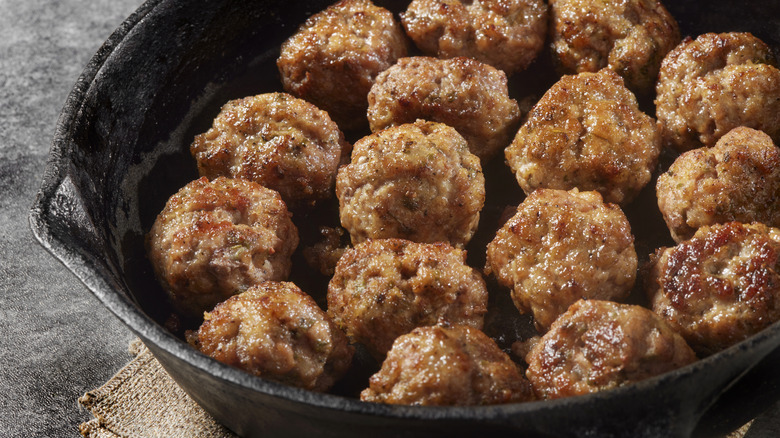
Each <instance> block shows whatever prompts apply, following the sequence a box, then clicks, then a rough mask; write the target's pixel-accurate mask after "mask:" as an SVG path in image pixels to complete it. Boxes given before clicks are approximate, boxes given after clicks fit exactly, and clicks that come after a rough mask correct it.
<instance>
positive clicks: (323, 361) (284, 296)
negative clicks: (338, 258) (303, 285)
mask: <svg viewBox="0 0 780 438" xmlns="http://www.w3.org/2000/svg"><path fill="white" fill-rule="evenodd" d="M188 341H189V342H190V343H191V344H193V346H195V347H196V348H197V349H199V350H200V351H202V352H203V353H204V354H206V355H208V356H211V357H213V358H214V359H216V360H218V361H220V362H223V363H226V364H228V365H231V366H234V367H237V368H240V369H242V370H244V371H246V372H248V373H251V374H254V375H256V376H260V377H264V378H267V379H271V380H275V381H278V382H282V383H286V384H289V385H294V386H299V387H301V388H306V389H310V390H314V391H325V390H327V389H328V388H330V387H331V386H332V385H333V384H334V383H335V382H336V381H337V380H338V379H339V378H341V376H342V375H343V374H344V373H345V372H346V371H347V369H348V368H349V366H350V364H351V362H352V354H353V348H352V346H350V345H349V343H348V342H347V337H346V335H344V332H342V331H341V330H340V329H339V328H338V327H336V325H335V324H334V323H333V321H331V319H330V318H329V317H328V315H327V314H326V313H325V312H324V311H323V310H322V309H320V308H319V307H317V303H315V302H314V300H313V299H312V298H311V297H310V296H309V295H307V294H305V293H304V292H302V291H301V290H300V289H299V288H298V286H296V285H295V284H293V283H287V282H276V281H268V282H264V283H260V284H258V285H256V286H253V287H251V288H249V289H247V290H246V291H244V292H242V293H240V294H238V295H234V296H232V297H230V298H228V299H227V300H225V301H223V302H221V303H219V304H218V305H217V306H216V307H215V308H214V310H212V311H211V312H207V313H206V314H205V320H204V322H203V324H202V325H201V326H200V328H199V329H198V330H197V332H190V333H188Z"/></svg>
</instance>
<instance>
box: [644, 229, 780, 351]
mask: <svg viewBox="0 0 780 438" xmlns="http://www.w3.org/2000/svg"><path fill="white" fill-rule="evenodd" d="M644 277H645V288H646V291H647V294H648V297H649V298H650V300H651V304H652V309H653V311H654V312H656V313H657V314H658V315H660V316H661V317H662V318H664V319H665V320H666V321H668V322H669V324H670V325H671V326H672V327H674V328H675V330H677V331H678V332H680V333H681V334H682V336H683V337H684V338H685V339H686V340H687V341H688V343H689V344H690V345H691V347H693V349H694V350H696V352H697V353H699V354H700V355H708V354H712V353H716V352H718V351H720V350H722V349H724V348H726V347H729V346H731V345H733V344H735V343H737V342H739V341H742V340H744V339H746V338H748V337H749V336H751V335H753V334H755V333H758V332H759V331H761V330H763V329H764V328H766V327H767V326H769V325H770V324H772V323H773V322H775V321H777V320H778V319H780V229H777V228H772V227H767V226H766V225H764V224H759V223H755V224H742V223H739V222H728V223H725V224H716V225H712V226H704V227H701V228H699V230H698V231H697V232H696V234H695V235H694V236H693V238H691V239H690V240H687V241H684V242H682V243H680V244H678V245H677V246H675V247H672V248H659V249H658V250H657V251H656V252H655V254H654V255H653V256H652V257H651V259H650V262H649V264H648V267H647V273H646V275H644Z"/></svg>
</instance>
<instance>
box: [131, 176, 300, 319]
mask: <svg viewBox="0 0 780 438" xmlns="http://www.w3.org/2000/svg"><path fill="white" fill-rule="evenodd" d="M146 239H147V241H146V243H147V252H148V255H149V260H150V261H151V264H152V266H153V268H154V271H155V273H156V274H157V278H158V279H159V280H160V283H161V285H162V286H163V289H165V291H166V292H167V294H168V297H169V298H170V301H171V302H172V304H173V306H174V308H175V309H176V310H177V311H178V312H179V313H180V314H181V315H182V316H185V317H187V318H200V317H201V316H202V313H203V312H204V311H207V310H211V308H212V307H214V306H215V305H216V304H217V303H219V302H220V301H223V300H225V299H226V298H228V297H230V296H231V295H234V294H236V293H239V292H243V291H244V290H246V289H248V288H249V287H251V286H253V285H255V284H257V283H259V282H262V281H265V280H285V279H286V278H287V276H288V275H289V274H290V268H291V261H290V257H291V255H292V252H293V251H294V250H295V248H296V247H297V246H298V230H297V229H296V228H295V225H293V223H292V219H291V215H290V213H289V212H288V210H287V206H286V205H285V204H284V201H282V198H281V197H280V196H279V194H278V193H277V192H275V191H274V190H271V189H268V188H265V187H263V186H261V185H259V184H257V183H254V182H251V181H245V180H240V179H230V178H225V177H218V178H216V179H214V180H213V181H209V180H208V179H207V178H206V177H202V178H200V179H197V180H195V181H192V182H191V183H189V184H187V185H186V186H184V187H183V188H182V189H180V190H179V191H178V192H177V193H176V194H174V195H173V196H171V198H170V199H169V200H168V202H167V204H166V205H165V208H164V209H163V211H162V212H160V214H159V215H158V216H157V219H156V220H155V222H154V225H153V226H152V229H151V230H150V231H149V233H148V234H147V238H146Z"/></svg>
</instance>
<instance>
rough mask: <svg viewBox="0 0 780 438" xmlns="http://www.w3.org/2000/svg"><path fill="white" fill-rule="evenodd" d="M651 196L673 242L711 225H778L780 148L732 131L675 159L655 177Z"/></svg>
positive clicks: (751, 133)
mask: <svg viewBox="0 0 780 438" xmlns="http://www.w3.org/2000/svg"><path fill="white" fill-rule="evenodd" d="M656 192H657V194H658V207H659V208H660V209H661V213H663V216H664V220H665V221H666V224H667V225H668V226H669V230H670V231H671V233H672V237H673V238H674V240H675V241H677V242H680V241H682V240H686V239H690V238H691V237H693V234H694V233H695V232H696V230H697V229H698V228H699V227H702V226H704V225H713V224H716V223H724V222H730V221H738V222H745V223H750V222H762V223H765V224H767V225H770V226H773V227H780V148H778V147H777V146H775V144H774V143H772V139H771V138H770V137H769V136H768V135H766V134H765V133H763V132H761V131H756V130H755V129H751V128H745V127H740V128H734V129H733V130H731V131H730V132H729V133H728V134H726V135H724V136H723V137H721V138H720V140H718V142H717V143H716V144H715V146H713V147H712V148H699V149H694V150H692V151H688V152H685V153H684V154H682V155H681V156H680V157H678V158H677V159H676V160H675V161H674V163H673V164H672V166H671V167H670V168H669V170H668V171H667V172H665V173H663V174H661V176H660V177H659V178H658V184H657V185H656Z"/></svg>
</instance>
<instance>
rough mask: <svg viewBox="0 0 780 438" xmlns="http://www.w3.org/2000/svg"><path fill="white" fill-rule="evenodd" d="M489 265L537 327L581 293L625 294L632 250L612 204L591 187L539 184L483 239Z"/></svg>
mask: <svg viewBox="0 0 780 438" xmlns="http://www.w3.org/2000/svg"><path fill="white" fill-rule="evenodd" d="M487 266H488V270H489V271H490V272H492V273H493V274H494V275H495V276H496V278H497V279H498V281H499V283H501V284H502V285H504V286H506V287H509V288H511V289H512V300H513V301H514V303H515V306H517V308H518V309H519V310H520V311H521V312H522V313H528V312H530V313H532V314H533V316H534V320H535V322H536V326H537V327H538V328H539V329H540V330H542V331H543V330H546V329H547V328H549V327H550V325H551V324H552V323H553V321H555V319H556V318H557V317H558V316H559V315H560V314H562V313H563V312H565V311H566V309H567V308H568V307H569V305H571V304H572V303H574V302H575V301H577V300H578V299H580V298H594V299H602V300H620V299H622V298H624V297H626V296H627V295H628V293H629V292H630V291H631V288H632V287H633V286H634V281H635V280H636V270H637V255H636V250H635V249H634V236H633V235H632V234H631V227H630V225H629V223H628V219H627V218H626V216H625V215H624V214H623V211H622V210H621V209H620V208H619V207H618V206H616V205H614V204H605V203H604V202H603V201H602V199H601V196H600V195H599V194H598V193H596V192H579V191H577V190H576V189H574V190H572V191H569V192H566V191H563V190H554V189H539V190H537V191H535V192H533V193H532V194H531V195H529V196H528V197H527V198H526V199H525V200H524V201H523V202H522V203H521V204H520V206H519V207H518V209H517V213H515V215H514V216H513V217H512V218H511V219H509V221H508V222H507V223H506V224H504V226H503V227H501V229H499V230H498V232H497V233H496V237H495V238H494V239H493V241H492V242H490V243H489V244H488V247H487Z"/></svg>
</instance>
